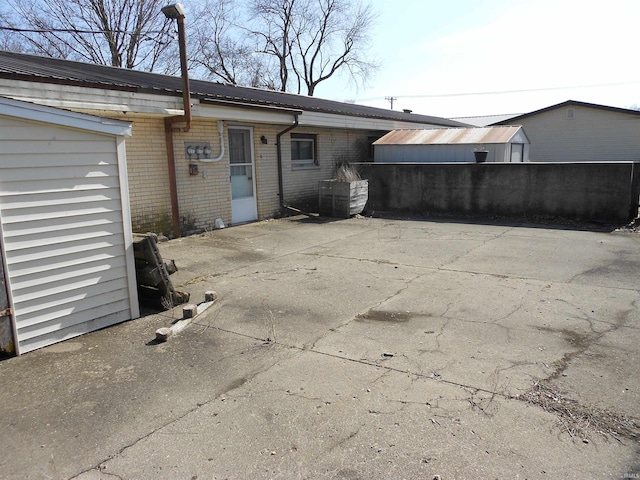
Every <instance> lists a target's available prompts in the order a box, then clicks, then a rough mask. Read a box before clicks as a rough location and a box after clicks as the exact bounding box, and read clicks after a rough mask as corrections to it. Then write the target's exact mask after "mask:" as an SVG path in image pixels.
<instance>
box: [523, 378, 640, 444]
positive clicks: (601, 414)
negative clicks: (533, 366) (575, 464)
mask: <svg viewBox="0 0 640 480" xmlns="http://www.w3.org/2000/svg"><path fill="white" fill-rule="evenodd" d="M515 398H516V399H517V400H522V401H524V402H527V403H528V404H530V405H537V406H539V407H541V408H542V409H543V410H544V411H546V412H549V413H553V414H554V415H556V416H557V417H558V422H559V424H560V426H561V427H562V428H563V430H566V432H567V433H568V434H569V436H570V437H571V438H572V439H573V440H575V439H576V438H580V439H582V441H585V442H587V441H588V435H587V433H588V432H589V431H593V432H596V433H599V434H601V435H602V436H604V437H605V438H607V437H609V436H611V437H613V438H615V439H616V440H618V441H621V440H620V438H621V437H623V438H628V439H630V440H634V441H638V439H640V420H638V419H633V418H629V417H628V416H626V415H619V414H616V413H613V412H610V411H608V410H604V409H600V408H595V407H585V406H583V405H580V404H579V403H578V402H577V401H576V400H572V399H570V398H568V397H565V396H564V395H563V394H562V393H561V392H560V391H559V390H557V389H555V388H553V387H552V386H549V385H545V384H543V383H540V382H536V383H535V384H534V385H533V388H531V389H530V390H529V391H527V392H525V393H522V394H520V395H518V396H517V397H515Z"/></svg>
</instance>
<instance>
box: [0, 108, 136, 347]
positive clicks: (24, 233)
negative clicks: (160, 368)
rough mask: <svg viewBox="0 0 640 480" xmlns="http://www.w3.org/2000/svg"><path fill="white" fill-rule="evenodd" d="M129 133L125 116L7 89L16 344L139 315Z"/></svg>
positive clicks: (1, 177) (5, 236) (9, 253)
mask: <svg viewBox="0 0 640 480" xmlns="http://www.w3.org/2000/svg"><path fill="white" fill-rule="evenodd" d="M128 135H131V127H130V124H128V123H126V122H117V121H113V120H108V119H103V118H99V117H94V116H90V115H84V114H78V113H73V112H68V111H65V110H59V109H54V108H50V107H43V106H39V105H33V104H30V103H25V102H18V101H14V100H9V99H6V98H0V240H1V242H2V243H1V245H2V261H3V264H4V268H3V270H4V275H5V281H6V287H7V288H6V290H7V297H8V298H7V303H8V307H9V311H8V313H9V314H10V315H9V318H10V322H11V327H12V329H13V340H14V345H13V347H14V353H16V354H20V353H25V352H28V351H30V350H33V349H36V348H40V347H44V346H46V345H50V344H52V343H55V342H59V341H62V340H65V339H68V338H71V337H75V336H77V335H81V334H83V333H87V332H90V331H92V330H96V329H99V328H103V327H106V326H109V325H112V324H115V323H119V322H123V321H125V320H130V319H132V318H136V317H138V316H139V307H138V295H137V288H136V278H135V263H134V257H133V245H132V234H131V218H130V212H129V199H128V195H129V193H128V185H127V173H126V158H125V148H124V139H125V136H128ZM0 271H1V270H0ZM3 347H4V349H5V350H6V345H4V346H3Z"/></svg>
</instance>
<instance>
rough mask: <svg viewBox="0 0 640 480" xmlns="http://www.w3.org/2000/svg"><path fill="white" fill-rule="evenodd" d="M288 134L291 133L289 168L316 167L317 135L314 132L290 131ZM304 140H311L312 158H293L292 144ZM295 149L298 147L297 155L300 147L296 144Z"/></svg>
mask: <svg viewBox="0 0 640 480" xmlns="http://www.w3.org/2000/svg"><path fill="white" fill-rule="evenodd" d="M290 135H291V137H290V141H291V148H290V150H291V152H290V154H291V168H292V169H297V168H312V167H317V166H318V135H316V134H315V133H292V134H290ZM304 142H311V152H312V155H313V158H310V159H307V158H305V159H300V158H294V145H296V144H300V143H304ZM297 149H298V155H299V153H300V147H299V146H298V147H297Z"/></svg>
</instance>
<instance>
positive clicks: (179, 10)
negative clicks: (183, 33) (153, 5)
mask: <svg viewBox="0 0 640 480" xmlns="http://www.w3.org/2000/svg"><path fill="white" fill-rule="evenodd" d="M162 13H164V16H165V17H167V18H175V19H177V18H184V17H185V16H186V15H185V13H186V12H185V11H184V7H183V6H182V4H181V3H173V4H171V5H167V6H166V7H162Z"/></svg>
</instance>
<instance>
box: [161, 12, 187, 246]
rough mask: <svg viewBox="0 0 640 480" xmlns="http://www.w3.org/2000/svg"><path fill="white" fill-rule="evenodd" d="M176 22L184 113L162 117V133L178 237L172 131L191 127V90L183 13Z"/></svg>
mask: <svg viewBox="0 0 640 480" xmlns="http://www.w3.org/2000/svg"><path fill="white" fill-rule="evenodd" d="M176 21H177V23H178V44H179V46H180V71H181V74H182V104H183V108H184V114H183V115H178V116H175V117H167V118H165V119H164V133H165V139H166V144H167V164H168V165H167V166H168V169H169V192H170V196H171V218H172V229H173V235H174V237H176V238H179V237H180V236H181V235H182V234H181V232H180V207H179V203H178V181H177V179H176V159H175V154H174V151H173V132H174V131H178V132H179V131H183V132H188V131H189V130H190V129H191V90H190V87H189V71H188V69H187V41H186V36H185V31H184V15H180V16H178V17H177V18H176ZM178 122H185V126H184V127H183V128H176V129H174V128H173V124H174V123H178Z"/></svg>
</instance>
